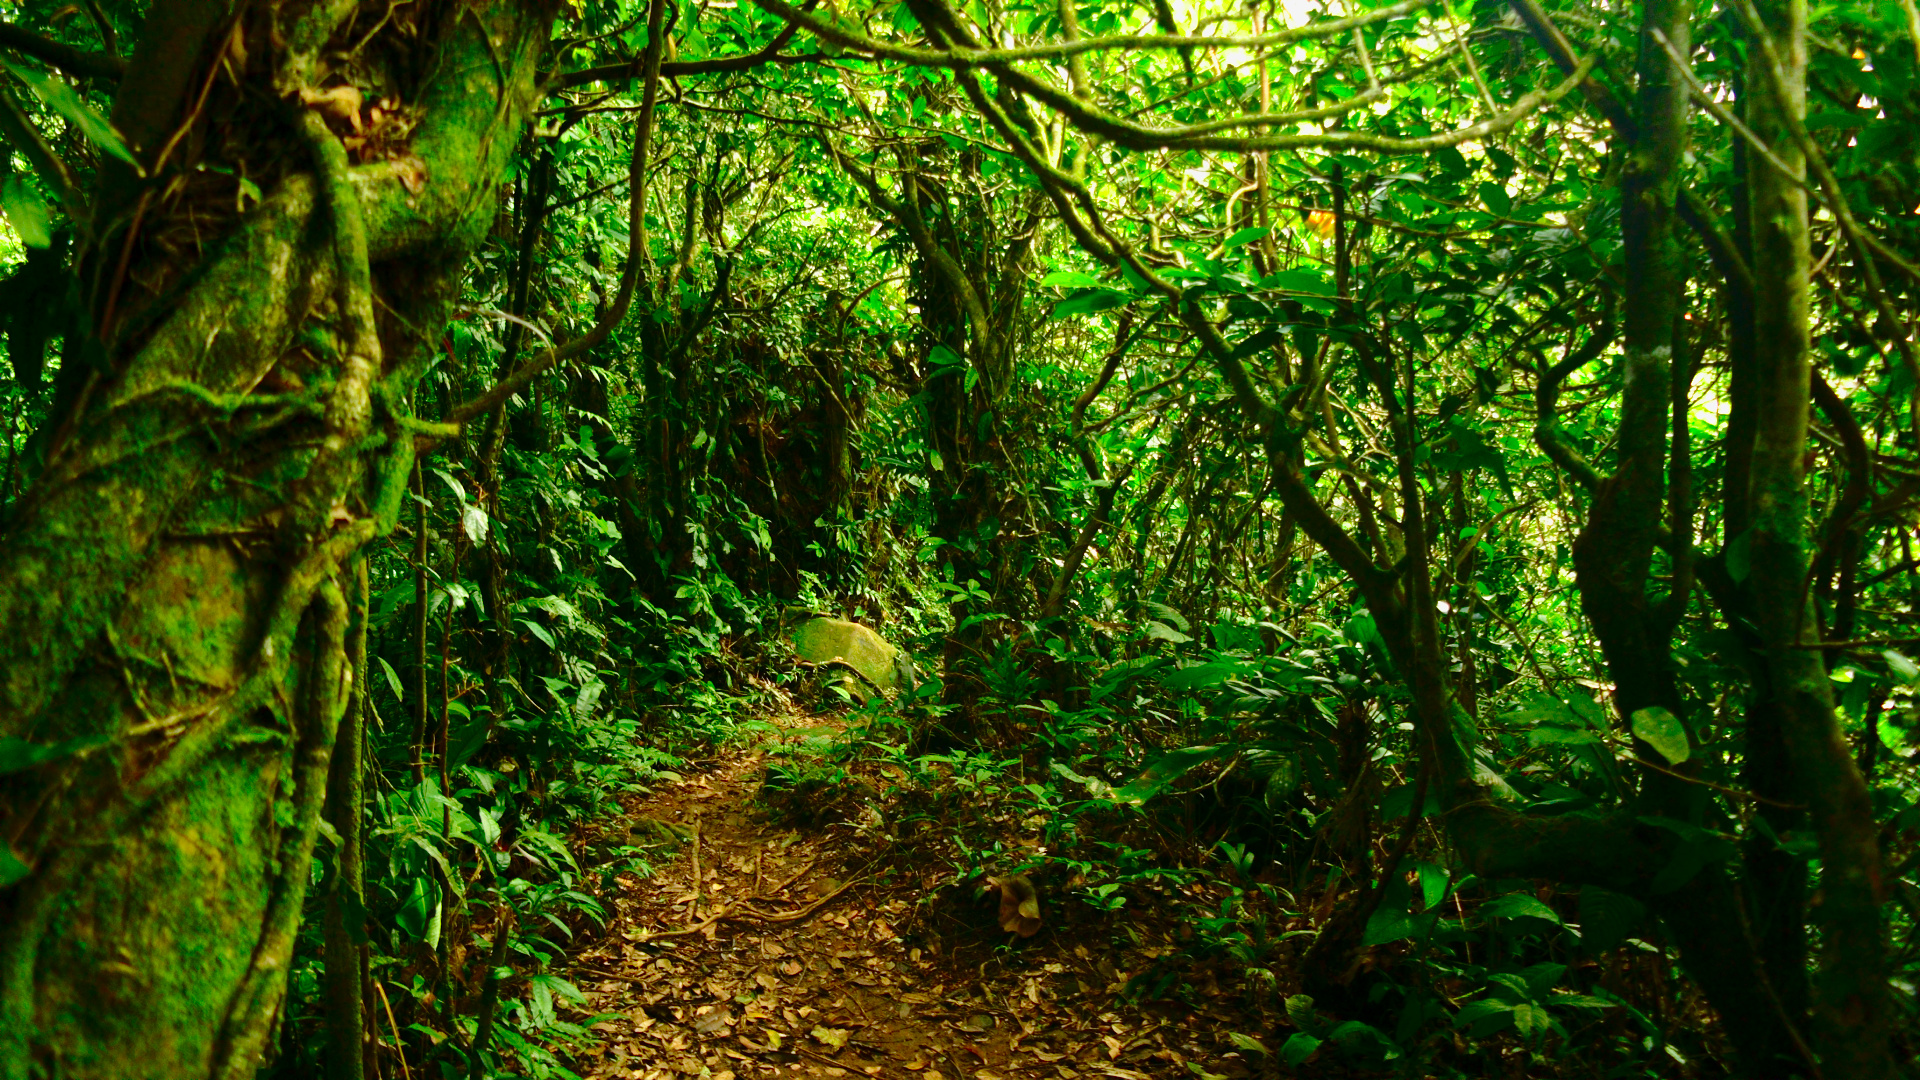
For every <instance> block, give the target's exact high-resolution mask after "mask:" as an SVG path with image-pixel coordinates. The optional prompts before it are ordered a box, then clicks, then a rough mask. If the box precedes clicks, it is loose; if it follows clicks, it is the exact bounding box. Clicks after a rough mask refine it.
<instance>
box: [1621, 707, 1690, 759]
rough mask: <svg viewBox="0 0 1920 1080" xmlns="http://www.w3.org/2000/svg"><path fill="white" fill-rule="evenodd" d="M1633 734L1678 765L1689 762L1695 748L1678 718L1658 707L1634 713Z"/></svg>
mask: <svg viewBox="0 0 1920 1080" xmlns="http://www.w3.org/2000/svg"><path fill="white" fill-rule="evenodd" d="M1633 733H1634V735H1635V736H1637V737H1638V738H1640V739H1641V740H1642V741H1644V742H1645V743H1646V744H1647V745H1648V746H1651V747H1653V748H1654V750H1656V751H1658V752H1659V754H1660V756H1661V757H1663V758H1666V759H1667V764H1669V765H1678V764H1680V763H1681V762H1683V761H1685V760H1687V757H1688V755H1690V754H1692V753H1693V748H1692V747H1691V746H1689V745H1688V743H1687V729H1686V727H1685V726H1684V725H1682V724H1681V723H1680V720H1679V718H1678V717H1676V716H1674V715H1673V714H1672V713H1670V712H1668V711H1667V710H1665V709H1663V708H1661V707H1660V706H1658V705H1649V706H1648V707H1646V708H1644V709H1635V710H1634V711H1633Z"/></svg>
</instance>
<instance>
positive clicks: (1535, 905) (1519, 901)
mask: <svg viewBox="0 0 1920 1080" xmlns="http://www.w3.org/2000/svg"><path fill="white" fill-rule="evenodd" d="M1480 914H1482V915H1484V916H1486V917H1487V918H1489V919H1521V918H1526V919H1545V920H1546V921H1548V922H1550V923H1552V924H1554V925H1555V926H1559V925H1560V916H1559V915H1557V914H1555V913H1554V910H1553V909H1552V908H1550V907H1548V906H1547V905H1546V904H1544V903H1542V902H1541V901H1540V898H1539V897H1537V896H1535V895H1533V894H1532V893H1523V892H1517V893H1508V894H1507V895H1505V896H1497V897H1495V898H1493V899H1492V900H1489V901H1487V902H1486V904H1485V905H1483V906H1482V907H1481V908H1480Z"/></svg>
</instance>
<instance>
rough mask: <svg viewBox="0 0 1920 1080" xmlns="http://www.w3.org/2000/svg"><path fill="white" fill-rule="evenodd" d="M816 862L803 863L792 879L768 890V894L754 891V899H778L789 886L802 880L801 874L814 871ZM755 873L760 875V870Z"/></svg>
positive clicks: (809, 860)
mask: <svg viewBox="0 0 1920 1080" xmlns="http://www.w3.org/2000/svg"><path fill="white" fill-rule="evenodd" d="M816 861H817V860H814V859H808V860H807V861H806V862H805V863H802V864H801V866H800V869H798V870H795V871H794V872H793V876H792V877H790V878H788V879H787V880H785V881H783V882H781V883H780V884H778V885H775V886H774V887H773V888H771V889H768V890H767V891H766V892H761V891H759V890H758V889H755V890H754V893H753V898H754V899H755V900H759V899H763V898H764V899H772V898H773V897H776V896H779V895H780V894H781V893H783V892H785V891H786V888H787V886H789V885H791V884H793V883H794V882H796V881H799V880H800V875H801V874H804V873H806V872H807V871H809V870H811V869H813V864H814V863H815V862H816ZM755 873H756V874H757V873H758V870H757V869H756V870H755Z"/></svg>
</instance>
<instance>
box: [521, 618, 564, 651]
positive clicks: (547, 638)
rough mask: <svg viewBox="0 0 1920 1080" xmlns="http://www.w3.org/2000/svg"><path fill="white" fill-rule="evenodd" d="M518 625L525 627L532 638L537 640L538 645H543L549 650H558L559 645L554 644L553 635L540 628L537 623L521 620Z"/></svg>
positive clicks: (544, 628)
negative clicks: (538, 641)
mask: <svg viewBox="0 0 1920 1080" xmlns="http://www.w3.org/2000/svg"><path fill="white" fill-rule="evenodd" d="M520 625H521V626H524V627H526V628H527V630H528V632H529V633H531V634H533V636H534V637H537V638H539V639H540V643H541V644H542V645H545V646H546V647H547V648H549V649H557V648H559V645H557V644H555V642H554V640H553V634H552V633H551V632H549V631H548V630H547V628H546V627H544V626H541V625H540V624H539V623H537V622H534V621H533V620H532V619H521V620H520Z"/></svg>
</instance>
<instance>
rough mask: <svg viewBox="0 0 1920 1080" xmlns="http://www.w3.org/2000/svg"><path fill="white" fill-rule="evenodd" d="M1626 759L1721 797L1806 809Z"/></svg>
mask: <svg viewBox="0 0 1920 1080" xmlns="http://www.w3.org/2000/svg"><path fill="white" fill-rule="evenodd" d="M1626 758H1627V760H1628V761H1631V762H1633V763H1634V764H1635V765H1639V766H1641V767H1643V768H1648V769H1652V770H1653V771H1654V772H1657V773H1664V774H1666V775H1667V776H1671V777H1673V778H1674V779H1675V780H1681V781H1684V782H1686V783H1689V784H1698V785H1700V786H1701V787H1704V788H1712V789H1713V790H1715V791H1718V792H1720V793H1721V794H1722V795H1731V796H1733V797H1734V798H1736V799H1751V800H1753V801H1754V802H1757V803H1765V804H1767V805H1768V806H1778V807H1780V808H1781V809H1783V810H1805V809H1806V808H1807V804H1806V803H1790V802H1781V801H1779V800H1778V799H1769V798H1767V797H1766V796H1765V795H1756V794H1754V793H1753V792H1751V791H1742V790H1741V789H1739V788H1736V787H1728V786H1727V785H1725V784H1716V783H1714V782H1713V781H1711V780H1702V779H1700V778H1699V777H1697V776H1688V775H1687V774H1686V773H1683V772H1675V771H1674V770H1672V769H1669V768H1667V767H1666V766H1665V765H1657V764H1655V763H1653V762H1651V761H1648V760H1646V759H1645V758H1642V757H1639V756H1637V755H1634V754H1628V755H1626Z"/></svg>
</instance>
